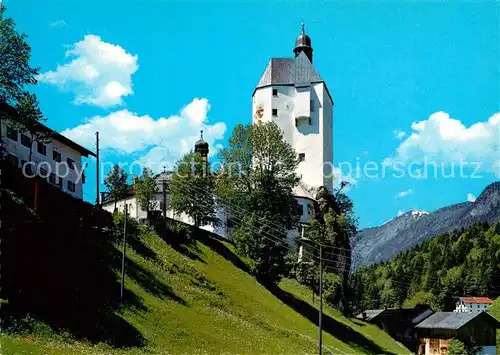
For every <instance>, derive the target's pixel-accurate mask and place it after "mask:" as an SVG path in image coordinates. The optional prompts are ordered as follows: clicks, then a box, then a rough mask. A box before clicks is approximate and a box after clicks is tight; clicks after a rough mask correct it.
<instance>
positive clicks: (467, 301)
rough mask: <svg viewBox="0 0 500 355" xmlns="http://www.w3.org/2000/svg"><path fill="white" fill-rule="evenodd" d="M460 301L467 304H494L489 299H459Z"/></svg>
mask: <svg viewBox="0 0 500 355" xmlns="http://www.w3.org/2000/svg"><path fill="white" fill-rule="evenodd" d="M459 298H460V301H463V302H465V303H487V304H492V303H493V301H492V300H490V299H489V298H488V297H459Z"/></svg>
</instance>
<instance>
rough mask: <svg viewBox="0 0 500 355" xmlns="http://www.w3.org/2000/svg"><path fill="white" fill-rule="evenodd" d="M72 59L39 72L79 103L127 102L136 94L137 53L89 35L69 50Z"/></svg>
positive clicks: (67, 53) (113, 104)
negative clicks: (46, 70) (134, 90)
mask: <svg viewBox="0 0 500 355" xmlns="http://www.w3.org/2000/svg"><path fill="white" fill-rule="evenodd" d="M66 57H67V58H68V59H70V58H71V59H70V61H69V62H68V63H66V64H63V65H58V66H57V68H56V69H55V70H53V71H52V70H51V71H48V72H45V73H42V74H40V75H39V76H38V80H39V81H40V82H45V83H48V84H53V85H56V86H59V87H62V88H64V89H66V90H69V91H71V92H73V93H74V94H75V99H74V102H75V103H76V104H89V105H95V106H99V107H110V106H115V105H121V104H123V102H122V98H123V97H124V96H127V95H131V94H133V90H132V74H134V73H135V72H136V71H137V69H138V67H139V66H138V64H137V56H136V55H132V54H130V53H127V51H125V49H123V48H122V47H120V46H118V45H114V44H111V43H107V42H104V41H102V40H101V38H100V37H99V36H96V35H86V36H85V37H84V39H83V40H82V41H80V42H77V43H75V44H74V45H73V46H72V47H71V48H70V49H69V50H68V51H67V52H66Z"/></svg>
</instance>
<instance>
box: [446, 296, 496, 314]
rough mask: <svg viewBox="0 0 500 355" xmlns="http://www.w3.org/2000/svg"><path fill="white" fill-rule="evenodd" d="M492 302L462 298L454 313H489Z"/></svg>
mask: <svg viewBox="0 0 500 355" xmlns="http://www.w3.org/2000/svg"><path fill="white" fill-rule="evenodd" d="M491 303H492V301H491V300H482V301H480V300H476V299H474V297H464V298H460V299H459V300H458V301H457V303H456V304H455V306H456V307H455V310H454V312H473V313H476V312H488V311H489V309H490V304H491Z"/></svg>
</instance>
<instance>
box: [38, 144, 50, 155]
mask: <svg viewBox="0 0 500 355" xmlns="http://www.w3.org/2000/svg"><path fill="white" fill-rule="evenodd" d="M37 143H38V144H37V148H36V150H37V152H38V153H40V154H42V155H47V146H46V145H45V144H43V143H42V142H37Z"/></svg>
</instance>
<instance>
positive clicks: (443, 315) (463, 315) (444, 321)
mask: <svg viewBox="0 0 500 355" xmlns="http://www.w3.org/2000/svg"><path fill="white" fill-rule="evenodd" d="M476 317H489V318H491V321H492V324H496V328H498V327H499V322H498V321H497V320H496V319H495V318H493V317H492V316H491V315H489V314H488V313H486V312H474V313H473V312H436V313H434V314H433V315H432V316H430V317H429V318H427V319H425V320H424V321H423V322H421V323H419V324H417V326H416V328H418V329H447V330H457V329H460V328H461V327H463V326H464V325H465V324H467V323H469V322H470V321H471V320H473V319H474V318H476Z"/></svg>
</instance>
